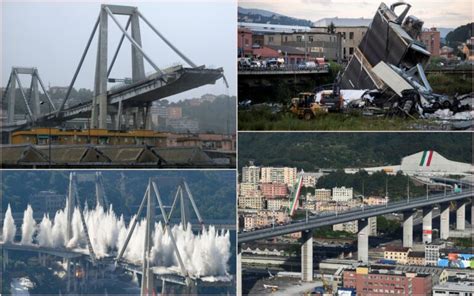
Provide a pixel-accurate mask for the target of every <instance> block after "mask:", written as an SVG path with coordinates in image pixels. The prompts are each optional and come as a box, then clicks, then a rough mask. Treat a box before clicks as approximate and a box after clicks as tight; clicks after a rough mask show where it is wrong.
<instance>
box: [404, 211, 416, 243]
mask: <svg viewBox="0 0 474 296" xmlns="http://www.w3.org/2000/svg"><path fill="white" fill-rule="evenodd" d="M413 215H414V212H413V211H407V212H403V247H405V248H411V247H413Z"/></svg>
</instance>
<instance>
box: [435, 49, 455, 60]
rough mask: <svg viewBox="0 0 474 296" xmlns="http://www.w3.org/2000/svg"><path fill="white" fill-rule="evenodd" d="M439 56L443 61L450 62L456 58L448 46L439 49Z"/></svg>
mask: <svg viewBox="0 0 474 296" xmlns="http://www.w3.org/2000/svg"><path fill="white" fill-rule="evenodd" d="M439 55H440V57H442V58H444V59H445V60H452V59H455V58H456V56H455V55H454V49H453V48H452V47H449V46H443V47H441V50H440V53H439Z"/></svg>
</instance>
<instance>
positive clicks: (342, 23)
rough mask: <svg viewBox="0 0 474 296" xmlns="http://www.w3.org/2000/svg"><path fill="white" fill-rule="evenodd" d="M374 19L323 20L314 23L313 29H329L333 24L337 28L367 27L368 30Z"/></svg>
mask: <svg viewBox="0 0 474 296" xmlns="http://www.w3.org/2000/svg"><path fill="white" fill-rule="evenodd" d="M371 22H372V19H365V18H363V17H361V18H343V17H332V18H323V19H320V20H318V21H316V22H313V28H326V30H327V28H328V27H329V26H330V25H331V24H333V25H334V27H335V28H338V27H348V28H353V27H365V28H368V27H369V25H370V23H371Z"/></svg>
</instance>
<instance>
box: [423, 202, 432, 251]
mask: <svg viewBox="0 0 474 296" xmlns="http://www.w3.org/2000/svg"><path fill="white" fill-rule="evenodd" d="M432 223H433V208H431V207H428V208H423V235H422V237H423V243H424V244H430V243H431V242H432V240H433V229H432Z"/></svg>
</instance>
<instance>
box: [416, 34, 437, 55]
mask: <svg viewBox="0 0 474 296" xmlns="http://www.w3.org/2000/svg"><path fill="white" fill-rule="evenodd" d="M419 38H420V41H421V42H423V44H424V45H425V46H426V49H427V50H428V51H429V52H430V53H431V56H432V57H439V56H440V48H441V33H440V32H439V31H438V30H437V29H436V28H431V29H428V30H423V32H421V34H420V37H419Z"/></svg>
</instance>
